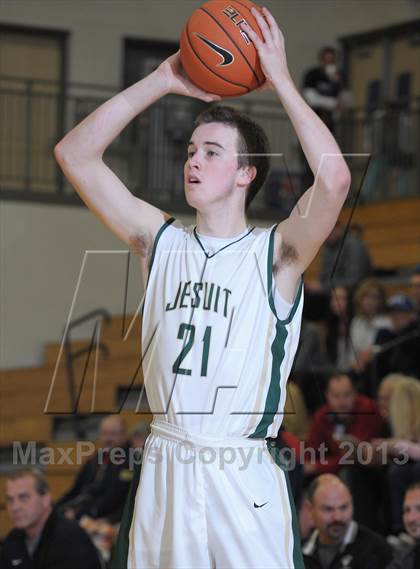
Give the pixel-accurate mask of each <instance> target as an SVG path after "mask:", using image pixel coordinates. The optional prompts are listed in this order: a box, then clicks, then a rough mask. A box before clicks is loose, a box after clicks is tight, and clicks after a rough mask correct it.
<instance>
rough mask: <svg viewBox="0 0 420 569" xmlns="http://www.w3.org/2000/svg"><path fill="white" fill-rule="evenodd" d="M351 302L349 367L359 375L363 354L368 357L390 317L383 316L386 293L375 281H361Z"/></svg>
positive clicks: (390, 323)
mask: <svg viewBox="0 0 420 569" xmlns="http://www.w3.org/2000/svg"><path fill="white" fill-rule="evenodd" d="M353 300H354V306H355V313H356V314H355V316H354V318H353V319H352V321H351V323H350V344H351V348H352V350H353V358H352V360H351V361H350V367H351V368H352V369H353V370H355V372H356V373H357V372H359V373H360V372H361V371H362V370H363V369H364V368H365V354H366V353H367V356H368V357H369V356H370V349H371V347H372V346H373V344H374V342H375V339H376V336H377V334H378V331H379V330H380V329H386V330H389V329H390V328H391V326H392V322H391V319H390V317H389V316H387V315H385V314H384V311H385V302H386V293H385V289H384V287H383V286H382V285H381V284H380V283H379V282H378V281H377V280H375V279H365V280H364V281H362V282H361V283H360V285H359V286H358V287H357V289H356V291H355V293H354V297H353ZM359 361H360V366H359Z"/></svg>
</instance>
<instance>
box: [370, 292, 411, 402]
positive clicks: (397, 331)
mask: <svg viewBox="0 0 420 569" xmlns="http://www.w3.org/2000/svg"><path fill="white" fill-rule="evenodd" d="M387 307H388V311H389V315H390V318H391V322H392V329H390V330H388V329H381V330H379V331H378V333H377V335H376V339H375V345H374V346H372V347H371V348H370V349H367V350H365V352H364V354H363V360H360V359H359V364H360V365H361V366H362V369H366V370H367V371H366V374H365V375H367V374H369V375H370V377H371V389H370V393H371V395H373V396H374V395H375V388H376V385H377V383H378V378H381V377H384V376H385V375H388V374H389V373H393V372H396V373H403V374H405V375H409V376H414V377H417V378H419V379H420V349H419V344H420V320H419V318H418V315H417V312H416V305H415V304H414V301H413V300H412V299H411V298H410V297H409V296H408V295H406V294H403V293H401V294H395V295H393V296H391V297H390V298H389V299H388V302H387Z"/></svg>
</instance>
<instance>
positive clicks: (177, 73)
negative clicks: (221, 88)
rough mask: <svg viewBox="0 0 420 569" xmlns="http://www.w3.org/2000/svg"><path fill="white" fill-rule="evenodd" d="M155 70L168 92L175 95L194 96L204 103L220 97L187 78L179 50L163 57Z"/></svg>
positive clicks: (217, 99)
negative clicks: (207, 91) (163, 59)
mask: <svg viewBox="0 0 420 569" xmlns="http://www.w3.org/2000/svg"><path fill="white" fill-rule="evenodd" d="M157 72H158V73H159V76H160V77H161V78H162V81H163V82H164V84H165V89H166V91H167V93H168V94H169V93H172V94H175V95H184V96H186V97H194V98H196V99H201V100H202V101H205V102H206V103H210V102H212V101H219V100H220V99H221V97H220V96H219V95H214V94H212V93H206V92H205V91H203V90H202V89H200V88H199V87H196V85H194V84H193V83H192V82H191V81H190V80H189V78H188V77H187V74H186V73H185V71H184V69H183V68H182V64H181V58H180V54H179V51H177V52H176V53H174V54H173V55H171V56H170V57H168V59H165V61H164V62H163V63H161V64H160V65H159V67H158V69H157Z"/></svg>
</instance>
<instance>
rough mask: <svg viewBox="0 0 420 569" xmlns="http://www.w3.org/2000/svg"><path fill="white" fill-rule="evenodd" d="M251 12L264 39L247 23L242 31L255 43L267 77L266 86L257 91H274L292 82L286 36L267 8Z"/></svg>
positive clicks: (253, 9) (242, 25)
mask: <svg viewBox="0 0 420 569" xmlns="http://www.w3.org/2000/svg"><path fill="white" fill-rule="evenodd" d="M251 11H252V15H253V16H254V18H255V19H256V20H257V23H258V26H259V28H260V31H261V34H262V36H263V39H261V38H260V36H259V35H258V34H257V33H256V32H254V30H252V29H251V28H250V27H249V26H248V25H247V24H246V23H243V24H241V29H242V30H243V31H244V32H245V33H246V34H247V35H248V37H249V38H250V39H251V41H252V42H253V43H254V45H255V48H256V50H257V52H258V56H259V58H260V62H261V67H262V70H263V72H264V75H265V77H266V82H265V83H264V85H262V86H261V87H259V88H258V89H256V90H257V91H262V90H266V89H273V88H274V87H275V86H277V85H280V86H281V84H282V82H283V81H284V80H285V79H288V80H290V73H289V69H288V67H287V59H286V49H285V45H284V36H283V34H282V32H281V30H280V28H279V26H278V25H277V22H276V20H275V19H274V16H273V15H272V14H271V12H270V11H269V10H267V8H265V7H264V8H262V9H261V10H258V9H256V8H252V10H251Z"/></svg>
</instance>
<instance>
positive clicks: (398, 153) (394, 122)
mask: <svg viewBox="0 0 420 569" xmlns="http://www.w3.org/2000/svg"><path fill="white" fill-rule="evenodd" d="M115 92H116V90H115V89H114V88H111V87H106V86H101V87H99V86H96V85H87V84H67V85H65V86H62V85H59V84H58V83H53V82H50V81H38V80H37V81H34V80H25V79H19V78H13V77H5V76H0V198H3V199H13V200H18V199H21V200H30V201H45V202H53V203H69V204H80V203H81V202H80V200H79V198H78V196H77V195H76V194H75V192H74V190H73V189H72V188H71V187H70V186H69V185H68V184H67V182H66V181H65V180H64V179H63V176H62V175H61V173H60V171H59V169H58V167H57V165H56V163H55V161H54V157H53V148H54V145H55V143H56V142H57V141H58V140H59V139H60V138H61V137H62V135H63V134H64V133H65V132H67V131H68V130H70V129H71V128H72V127H73V126H74V125H75V124H77V123H78V122H79V121H81V120H82V119H83V118H84V117H85V116H86V115H87V114H89V113H90V112H91V111H93V110H94V109H95V108H96V107H98V106H99V105H100V104H101V103H102V102H103V101H105V100H106V99H108V98H109V97H110V96H112V95H113V94H114V93H115ZM228 104H230V105H232V106H234V107H236V108H239V109H241V110H244V111H246V112H247V113H248V114H250V115H251V116H252V117H253V118H255V119H256V120H257V121H258V122H259V123H260V124H261V125H262V126H263V127H264V128H265V130H266V132H267V135H268V137H269V140H270V143H271V151H272V153H273V156H272V169H271V173H270V176H269V178H268V180H267V182H266V184H265V186H264V188H263V190H262V191H261V192H260V193H259V194H258V195H257V197H256V199H255V200H254V203H253V205H252V206H251V211H252V213H253V214H254V215H255V216H261V217H273V214H274V213H275V214H276V215H277V216H278V215H280V216H281V215H282V214H287V213H288V212H289V211H290V209H291V207H292V206H293V205H294V203H295V202H296V199H297V197H298V196H299V195H300V194H301V192H302V190H304V189H306V188H305V187H304V185H303V182H302V174H303V171H304V168H303V160H302V153H301V150H300V147H299V144H298V141H297V139H296V135H295V133H294V131H293V128H292V125H291V123H290V121H289V120H288V118H287V116H286V115H285V113H284V111H283V110H282V108H281V106H280V104H278V103H277V102H275V101H267V100H264V99H262V98H260V99H251V98H244V99H237V100H234V101H229V102H228ZM201 108H202V104H201V103H200V102H198V101H196V100H193V99H187V98H183V97H174V96H168V97H165V98H164V99H161V100H160V101H158V102H157V103H156V104H155V105H153V106H152V107H151V108H150V109H148V110H147V111H145V112H144V113H142V114H141V115H139V116H138V117H137V118H136V119H135V120H134V121H133V122H132V123H131V124H130V125H129V126H128V127H127V128H126V129H125V130H124V131H123V133H122V134H121V135H120V136H119V137H118V139H117V140H116V141H115V142H114V143H113V144H112V145H111V146H110V148H109V149H108V150H107V152H106V155H105V161H106V162H107V163H108V164H109V166H110V167H111V168H112V169H113V170H114V171H115V172H116V174H117V175H118V176H119V177H120V178H121V179H122V180H123V181H124V183H125V184H126V185H127V187H128V188H129V189H130V190H131V191H132V192H133V193H134V194H135V195H138V196H140V197H142V198H143V199H146V200H149V201H151V202H152V203H153V204H155V205H157V206H159V207H162V208H165V209H167V210H168V211H171V212H181V211H188V207H187V205H186V204H185V200H184V193H183V164H184V161H185V157H186V145H187V142H188V140H189V136H190V134H191V129H192V124H193V119H194V117H195V116H196V114H197V113H198V112H199V110H200V109H201ZM335 134H336V136H337V138H338V140H339V143H340V145H341V148H342V151H343V152H344V153H346V154H347V155H349V154H357V156H354V157H350V156H349V157H348V162H349V165H350V169H351V171H352V174H353V185H352V188H353V192H357V191H359V190H360V186H361V184H362V181H363V187H362V191H361V201H362V202H363V203H370V202H375V201H386V200H391V199H397V198H404V197H413V196H418V195H420V159H419V152H418V149H419V148H420V100H419V99H417V100H413V101H410V104H405V105H404V106H401V107H399V108H398V107H396V106H395V105H394V106H392V105H388V104H384V105H383V106H382V107H381V108H378V109H376V110H367V109H364V108H361V109H352V110H351V111H349V112H347V113H346V114H345V115H343V116H342V117H341V118H340V120H337V122H336V133H335ZM360 154H364V156H360ZM369 155H371V158H370V160H369V159H368V156H369ZM368 163H369V167H368ZM273 210H274V211H273Z"/></svg>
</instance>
